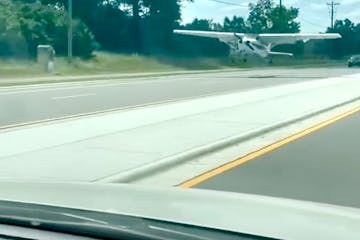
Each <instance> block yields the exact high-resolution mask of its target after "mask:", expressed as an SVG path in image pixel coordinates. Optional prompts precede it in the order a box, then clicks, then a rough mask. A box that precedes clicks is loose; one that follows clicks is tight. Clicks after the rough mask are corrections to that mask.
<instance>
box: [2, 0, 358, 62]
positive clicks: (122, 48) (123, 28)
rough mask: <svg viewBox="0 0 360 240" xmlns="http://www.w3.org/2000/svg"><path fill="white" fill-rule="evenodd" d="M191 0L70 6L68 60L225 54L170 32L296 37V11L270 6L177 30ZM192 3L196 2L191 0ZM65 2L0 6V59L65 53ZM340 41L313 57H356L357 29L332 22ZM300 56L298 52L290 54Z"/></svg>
mask: <svg viewBox="0 0 360 240" xmlns="http://www.w3.org/2000/svg"><path fill="white" fill-rule="evenodd" d="M184 1H190V2H191V1H194V0H73V15H74V20H73V26H74V30H73V31H74V55H77V56H81V57H89V56H91V55H92V53H93V51H94V50H96V49H103V50H107V51H112V52H125V53H141V54H167V55H172V56H183V55H188V56H194V55H209V56H220V55H221V56H222V55H226V54H227V46H225V45H224V44H221V43H219V42H218V41H216V40H213V39H202V38H196V37H195V38H192V37H184V36H174V35H173V29H174V28H182V29H190V30H206V31H228V32H243V33H275V32H276V33H297V32H300V30H301V25H300V23H299V22H298V21H297V20H296V19H297V17H298V14H299V9H297V8H293V7H290V8H286V7H284V6H282V7H280V6H278V5H276V4H275V3H274V1H273V0H258V1H257V3H255V4H249V17H248V18H247V19H244V18H242V17H240V16H234V17H231V18H229V17H227V18H225V19H224V21H223V23H213V22H212V20H209V19H194V21H193V22H192V23H189V24H185V25H181V24H180V21H181V4H182V2H184ZM195 1H196V0H195ZM67 3H68V0H0V33H1V34H0V56H1V57H7V56H11V57H13V56H18V57H34V56H35V55H36V47H37V46H38V45H39V44H50V45H52V46H54V48H55V50H56V52H57V55H65V54H66V52H67V29H68V22H67V18H68V11H67V8H68V6H67ZM327 31H328V32H338V33H340V34H342V36H343V39H341V40H337V41H331V42H328V43H322V44H318V45H316V46H315V47H314V49H313V51H314V52H318V53H321V54H330V55H331V56H334V57H339V56H343V55H346V54H352V53H355V52H359V51H360V46H359V44H360V24H355V23H352V22H351V21H350V20H348V19H345V20H338V21H336V23H335V26H334V29H328V30H327ZM291 49H292V50H293V51H295V52H297V53H299V54H300V53H302V52H304V49H303V46H302V45H301V44H297V45H296V46H294V47H293V48H291Z"/></svg>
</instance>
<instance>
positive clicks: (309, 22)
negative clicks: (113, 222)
mask: <svg viewBox="0 0 360 240" xmlns="http://www.w3.org/2000/svg"><path fill="white" fill-rule="evenodd" d="M298 18H299V19H300V20H301V21H303V22H306V23H308V24H311V25H313V26H316V27H322V28H324V29H326V28H327V27H326V26H324V25H320V24H317V23H314V22H312V21H309V20H307V19H305V18H302V17H298Z"/></svg>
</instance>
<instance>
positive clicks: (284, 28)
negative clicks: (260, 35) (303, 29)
mask: <svg viewBox="0 0 360 240" xmlns="http://www.w3.org/2000/svg"><path fill="white" fill-rule="evenodd" d="M298 15H299V9H298V8H293V7H290V8H289V9H287V8H285V7H280V6H278V7H275V8H274V9H272V10H271V11H270V13H269V14H268V18H269V22H270V29H269V32H271V33H298V32H300V23H299V22H296V21H295V19H296V18H297V17H298Z"/></svg>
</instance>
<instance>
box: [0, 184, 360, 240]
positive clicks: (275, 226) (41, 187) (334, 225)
mask: <svg viewBox="0 0 360 240" xmlns="http://www.w3.org/2000/svg"><path fill="white" fill-rule="evenodd" d="M0 189H1V191H0V200H4V201H13V202H22V203H33V204H41V205H48V206H56V207H65V208H75V209H82V210H91V211H99V212H106V213H115V214H122V215H128V216H135V217H144V218H150V219H154V220H162V221H169V222H175V223H184V224H190V225H196V226H199V227H208V228H215V229H219V230H227V231H234V232H239V233H247V234H253V235H258V236H266V237H273V238H280V239H358V238H359V236H360V210H359V209H354V208H348V207H340V206H333V205H326V204H320V203H312V202H302V201H295V200H288V199H278V198H272V197H264V196H257V195H247V194H238V193H228V192H216V191H207V190H194V189H180V188H153V187H148V186H137V185H124V184H95V183H41V182H17V181H8V182H0Z"/></svg>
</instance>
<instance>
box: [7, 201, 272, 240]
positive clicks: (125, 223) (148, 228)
mask: <svg viewBox="0 0 360 240" xmlns="http://www.w3.org/2000/svg"><path fill="white" fill-rule="evenodd" d="M0 223H2V224H10V225H16V226H22V227H29V228H37V229H42V230H50V231H56V232H61V233H68V234H75V235H80V236H87V237H93V238H101V239H126V240H132V239H134V240H135V239H136V240H165V239H166V240H169V239H174V240H180V239H187V240H211V239H224V240H226V239H268V238H262V237H256V236H250V235H243V234H238V233H232V232H225V231H219V230H216V229H207V228H200V227H196V226H190V225H184V224H176V223H170V222H163V221H157V220H151V219H147V218H141V217H133V216H126V215H119V214H112V213H107V212H94V211H86V210H79V209H69V208H62V207H53V206H43V205H37V204H28V203H18V202H7V201H0Z"/></svg>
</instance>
